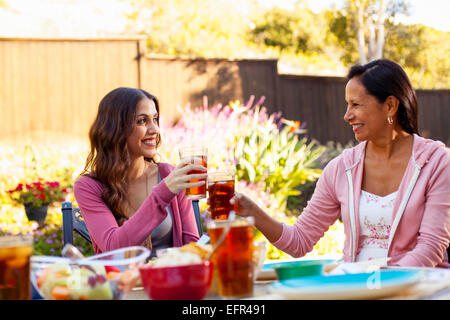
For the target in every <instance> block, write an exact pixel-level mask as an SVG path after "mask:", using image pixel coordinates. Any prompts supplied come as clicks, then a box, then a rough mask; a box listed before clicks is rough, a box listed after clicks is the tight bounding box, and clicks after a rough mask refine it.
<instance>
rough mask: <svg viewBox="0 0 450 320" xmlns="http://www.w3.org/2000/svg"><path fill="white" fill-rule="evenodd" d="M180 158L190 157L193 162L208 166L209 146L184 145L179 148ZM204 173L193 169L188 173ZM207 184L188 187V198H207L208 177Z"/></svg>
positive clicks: (186, 190) (186, 191)
mask: <svg viewBox="0 0 450 320" xmlns="http://www.w3.org/2000/svg"><path fill="white" fill-rule="evenodd" d="M178 152H179V155H180V159H181V160H184V159H190V163H191V164H200V165H202V166H204V167H205V168H207V166H208V148H206V147H195V146H192V147H182V148H180V149H179V151H178ZM199 173H204V172H203V171H199V170H193V171H190V172H188V174H199ZM199 181H202V180H190V181H189V182H190V183H192V182H199ZM204 181H205V184H203V185H201V186H199V187H192V188H186V189H185V193H186V198H188V199H192V200H196V199H204V198H206V179H204Z"/></svg>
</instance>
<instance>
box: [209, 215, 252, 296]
mask: <svg viewBox="0 0 450 320" xmlns="http://www.w3.org/2000/svg"><path fill="white" fill-rule="evenodd" d="M254 223H255V222H254V219H253V217H246V218H241V217H236V219H235V220H210V221H208V223H207V228H208V234H209V236H210V238H211V244H212V246H213V247H214V246H215V244H216V242H217V240H218V238H219V237H220V235H221V234H222V232H223V231H224V229H225V227H226V226H227V225H230V224H231V227H230V229H229V231H228V234H227V236H226V237H225V240H224V242H223V243H222V245H221V246H220V247H219V248H218V249H217V251H216V252H215V253H214V254H213V256H212V261H213V264H214V274H215V277H216V278H217V282H218V288H219V295H220V296H221V297H223V298H225V299H239V298H244V297H250V296H252V295H253V273H254V265H253V264H254V262H253V226H254Z"/></svg>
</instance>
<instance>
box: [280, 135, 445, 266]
mask: <svg viewBox="0 0 450 320" xmlns="http://www.w3.org/2000/svg"><path fill="white" fill-rule="evenodd" d="M366 144H367V142H366V141H364V142H362V143H360V144H358V145H357V146H355V147H354V148H351V149H346V150H344V152H343V153H342V154H341V155H340V156H338V157H336V158H335V159H333V160H332V161H331V162H330V163H329V164H328V165H327V166H326V167H325V169H324V171H323V173H322V175H321V177H320V178H319V181H318V182H317V187H316V190H315V192H314V194H313V196H312V198H311V200H310V201H309V202H308V205H307V206H306V208H305V209H304V210H303V213H302V214H301V215H300V217H299V218H298V219H297V221H296V222H295V223H294V225H293V226H287V225H283V232H282V235H281V237H280V238H279V239H278V240H277V241H275V242H274V243H273V244H274V245H275V246H276V247H277V248H278V249H280V250H282V251H285V252H287V253H288V254H290V255H292V256H294V257H301V256H304V255H305V254H306V253H308V252H309V251H311V250H312V249H313V247H314V245H315V244H316V242H317V241H318V240H319V239H320V238H321V237H322V236H323V234H324V233H325V232H326V231H327V230H328V228H329V226H330V225H332V224H333V223H334V222H335V221H336V220H337V219H338V218H339V216H340V215H342V221H343V223H344V232H345V235H346V237H345V241H344V261H346V262H350V261H355V257H356V255H357V249H358V243H359V198H360V194H361V184H362V178H363V168H364V155H365V149H366V148H365V147H366ZM449 151H450V150H449V149H448V148H446V147H445V145H444V144H443V143H441V142H439V141H433V140H430V139H425V138H422V137H420V136H418V135H414V142H413V150H412V156H411V160H410V161H409V163H408V166H407V168H406V171H405V174H404V176H403V178H402V181H401V183H400V186H399V189H398V193H397V194H398V195H397V197H396V200H395V203H394V208H393V216H392V221H391V231H390V236H389V247H388V257H390V258H391V260H390V262H389V265H394V266H420V267H436V266H438V267H450V265H449V264H448V257H447V252H446V250H447V248H448V246H449V241H450V152H449Z"/></svg>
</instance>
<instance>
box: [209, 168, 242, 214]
mask: <svg viewBox="0 0 450 320" xmlns="http://www.w3.org/2000/svg"><path fill="white" fill-rule="evenodd" d="M235 175H236V170H235V169H234V168H231V167H229V168H225V169H222V170H217V171H214V172H211V173H208V197H209V206H210V211H211V218H212V219H215V220H223V219H228V215H229V214H230V211H231V210H232V209H233V206H232V205H231V204H230V199H231V198H232V197H233V195H234V183H235Z"/></svg>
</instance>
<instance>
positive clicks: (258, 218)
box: [253, 207, 283, 242]
mask: <svg viewBox="0 0 450 320" xmlns="http://www.w3.org/2000/svg"><path fill="white" fill-rule="evenodd" d="M253 217H254V218H255V227H256V228H257V229H258V230H259V231H261V233H262V234H263V235H264V236H265V237H266V238H267V240H269V241H270V242H275V241H277V240H278V239H279V238H280V237H281V233H282V232H283V225H282V224H281V223H280V222H278V221H277V220H275V219H273V218H272V217H270V216H269V215H268V214H267V213H265V212H264V211H263V210H262V209H261V208H259V207H258V208H257V209H256V210H255V212H254V214H253Z"/></svg>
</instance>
